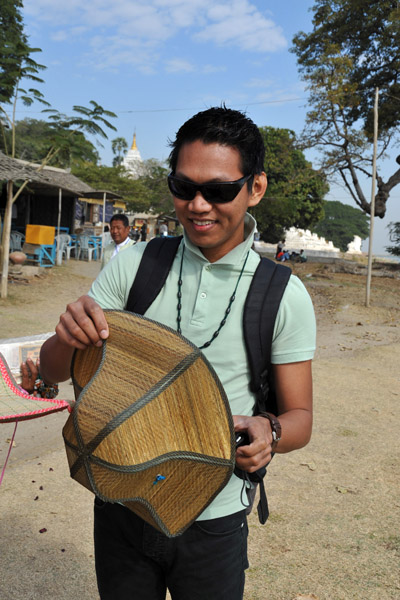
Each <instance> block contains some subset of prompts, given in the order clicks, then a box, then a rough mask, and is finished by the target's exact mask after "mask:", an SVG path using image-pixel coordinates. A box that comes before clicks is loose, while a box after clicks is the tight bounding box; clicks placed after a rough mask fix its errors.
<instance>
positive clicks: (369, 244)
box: [365, 88, 379, 308]
mask: <svg viewBox="0 0 400 600" xmlns="http://www.w3.org/2000/svg"><path fill="white" fill-rule="evenodd" d="M378 98H379V88H375V103H374V154H373V159H372V187H371V211H370V214H371V219H370V223H369V243H368V269H367V293H366V298H365V306H366V307H367V308H368V307H369V300H370V293H371V272H372V242H373V235H374V218H375V187H376V153H377V147H378Z"/></svg>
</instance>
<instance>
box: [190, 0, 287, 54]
mask: <svg viewBox="0 0 400 600" xmlns="http://www.w3.org/2000/svg"><path fill="white" fill-rule="evenodd" d="M208 17H209V20H210V21H211V23H210V24H208V25H206V26H205V27H204V29H203V30H202V31H200V32H199V33H197V34H196V35H195V38H196V39H198V40H199V41H202V42H208V41H214V43H215V44H216V45H229V46H238V47H239V48H240V49H241V50H249V51H253V52H274V51H276V50H281V49H282V48H285V47H286V45H287V42H286V40H285V38H284V36H283V32H282V29H281V28H280V27H278V26H277V25H275V23H274V22H273V21H271V20H270V19H267V18H266V17H264V16H263V14H262V13H261V12H260V11H259V10H257V8H256V7H255V6H254V5H253V4H250V3H249V2H248V1H247V0H234V2H233V3H229V4H228V3H220V4H217V5H214V6H212V7H211V8H210V9H209V11H208Z"/></svg>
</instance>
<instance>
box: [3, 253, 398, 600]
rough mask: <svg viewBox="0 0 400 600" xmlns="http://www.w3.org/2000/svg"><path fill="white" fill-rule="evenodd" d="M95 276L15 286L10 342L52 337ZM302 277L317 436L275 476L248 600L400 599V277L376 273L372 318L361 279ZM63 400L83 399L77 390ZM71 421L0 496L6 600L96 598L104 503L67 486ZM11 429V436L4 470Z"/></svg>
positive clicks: (65, 392) (57, 419) (31, 448)
mask: <svg viewBox="0 0 400 600" xmlns="http://www.w3.org/2000/svg"><path fill="white" fill-rule="evenodd" d="M97 272H98V263H83V262H76V261H73V260H71V261H69V263H68V266H63V267H60V268H57V269H53V270H52V272H51V273H48V274H47V275H46V276H45V277H44V278H42V279H36V280H34V281H33V282H32V283H30V284H29V285H21V284H12V285H10V298H9V299H8V300H7V301H4V300H3V301H2V300H0V323H1V324H0V338H8V337H16V336H22V335H28V334H34V333H42V332H45V331H51V330H53V329H54V326H55V325H56V323H57V320H58V315H59V314H60V313H61V312H62V311H64V309H65V305H66V304H67V302H68V301H70V300H73V299H75V298H76V297H78V296H79V295H81V294H82V293H84V292H86V291H87V289H88V287H89V285H90V282H91V281H92V279H93V278H94V277H95V275H96V274H97ZM294 272H295V273H296V274H298V275H299V276H300V277H301V279H302V280H303V281H304V283H305V285H306V286H307V288H308V290H309V292H310V294H311V296H312V298H313V301H314V305H315V309H316V314H317V322H318V351H317V354H316V358H315V361H314V367H313V368H314V381H315V384H314V397H315V424H314V433H313V437H312V440H311V442H310V444H309V445H308V446H307V447H306V448H304V449H302V450H300V451H297V452H293V453H291V454H288V455H285V456H282V455H278V456H276V457H275V458H274V460H273V462H272V464H271V466H270V467H269V469H268V475H267V480H266V485H267V491H268V499H269V505H270V512H271V516H270V519H269V520H268V522H267V524H266V525H264V526H261V525H260V524H259V523H258V520H257V517H256V515H255V514H252V515H251V517H250V521H249V524H250V537H249V559H250V565H251V566H250V569H249V570H248V573H247V583H246V592H245V599H246V600H293V599H294V598H296V600H297V598H302V599H303V600H306V599H307V598H310V599H311V598H313V599H318V600H352V599H357V600H367V599H368V600H398V598H400V578H399V575H400V573H399V560H400V533H399V532H400V493H399V492H400V483H399V476H398V475H399V455H400V449H399V448H400V447H399V434H398V423H399V417H400V403H399V400H400V386H399V379H400V375H399V364H400V361H399V359H400V325H399V323H400V322H399V315H400V279H399V272H398V271H393V272H383V271H376V276H374V277H373V278H372V286H371V306H370V308H366V307H365V283H366V281H365V277H364V276H363V275H354V274H349V273H342V272H334V267H333V266H332V265H320V264H317V263H310V264H308V263H307V264H304V265H294ZM382 274H386V275H387V276H378V275H382ZM61 397H72V389H71V386H70V385H69V384H68V383H66V384H64V385H63V387H62V393H61ZM65 419H66V415H64V413H59V414H56V415H52V416H49V417H46V418H43V419H36V420H34V421H30V422H22V423H20V424H19V425H18V429H17V435H16V441H15V447H14V448H13V451H12V453H11V458H10V462H9V466H8V468H7V471H6V474H5V478H4V481H3V484H2V486H1V488H0V565H1V566H0V598H1V599H2V600H28V599H36V598H39V597H40V598H41V599H42V600H54V599H55V598H57V599H61V600H63V599H65V600H70V599H72V598H74V597H79V598H81V599H82V600H93V599H95V598H98V595H97V590H96V585H95V578H94V569H93V547H92V531H91V528H92V525H91V523H92V495H91V494H90V493H89V492H88V491H87V490H85V489H84V488H82V487H81V486H79V485H78V484H77V483H76V482H73V481H72V480H71V479H70V478H69V474H68V468H67V461H66V457H65V452H64V448H63V442H62V439H61V428H62V425H63V423H64V421H65ZM12 431H13V426H12V425H2V426H1V429H0V465H1V464H2V463H3V462H4V460H5V457H6V454H7V452H8V448H9V440H10V438H11V435H12ZM43 530H45V531H43ZM41 531H42V533H41ZM188 600H190V599H188ZM205 600H206V599H205Z"/></svg>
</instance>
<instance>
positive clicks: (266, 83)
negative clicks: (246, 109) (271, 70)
mask: <svg viewBox="0 0 400 600" xmlns="http://www.w3.org/2000/svg"><path fill="white" fill-rule="evenodd" d="M272 85H274V82H273V81H272V80H271V79H261V78H257V77H253V79H250V81H248V82H247V83H246V86H247V87H250V88H270V87H271V86H272Z"/></svg>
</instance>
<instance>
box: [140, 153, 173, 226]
mask: <svg viewBox="0 0 400 600" xmlns="http://www.w3.org/2000/svg"><path fill="white" fill-rule="evenodd" d="M168 173H169V169H167V168H166V167H165V166H164V165H163V164H162V163H160V162H159V161H158V160H155V159H154V158H150V159H149V160H147V161H145V162H144V165H143V175H141V176H140V177H139V180H138V181H140V183H141V184H142V185H143V187H144V188H145V190H146V201H147V203H148V205H149V206H150V207H151V210H152V211H153V212H154V213H157V214H164V215H170V214H171V213H173V211H174V203H173V200H172V196H171V193H170V191H169V189H168V183H167V176H168Z"/></svg>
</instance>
